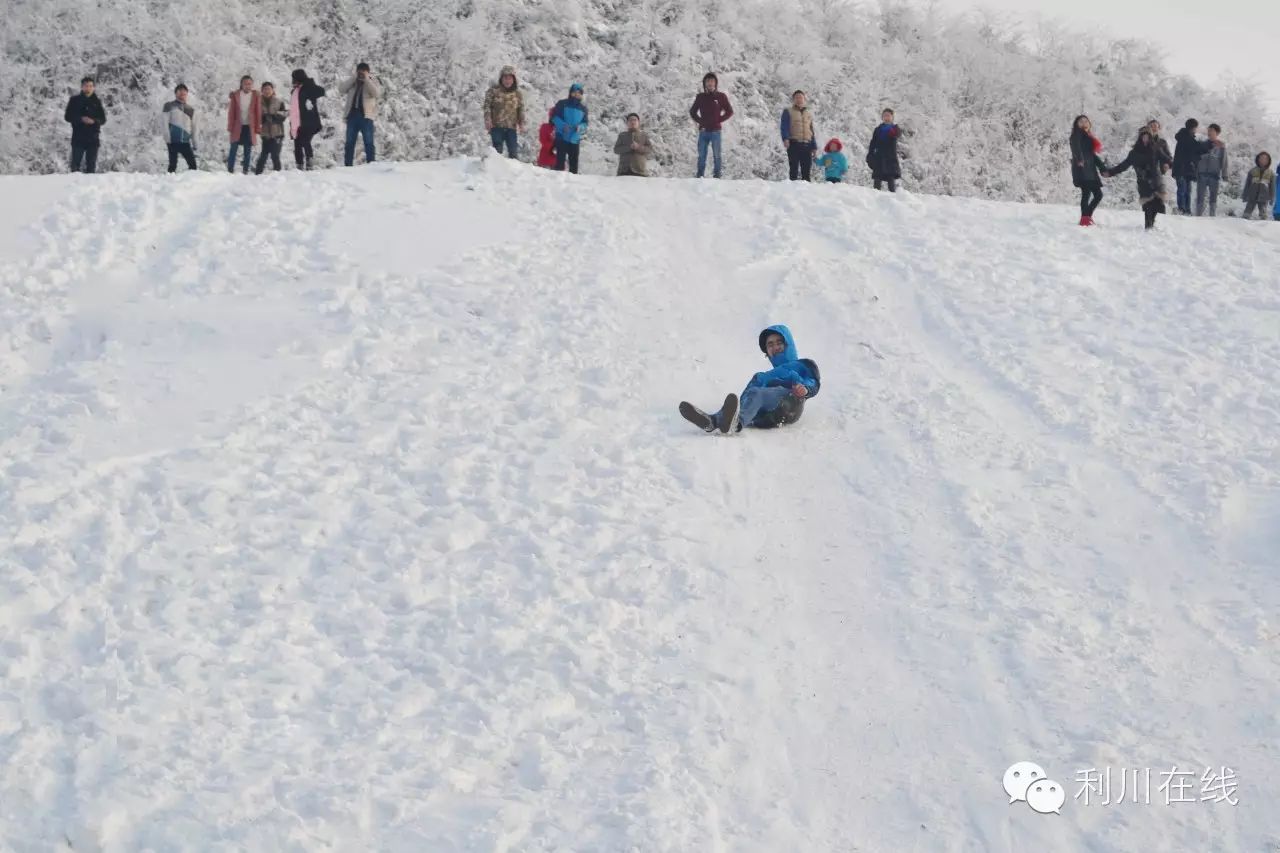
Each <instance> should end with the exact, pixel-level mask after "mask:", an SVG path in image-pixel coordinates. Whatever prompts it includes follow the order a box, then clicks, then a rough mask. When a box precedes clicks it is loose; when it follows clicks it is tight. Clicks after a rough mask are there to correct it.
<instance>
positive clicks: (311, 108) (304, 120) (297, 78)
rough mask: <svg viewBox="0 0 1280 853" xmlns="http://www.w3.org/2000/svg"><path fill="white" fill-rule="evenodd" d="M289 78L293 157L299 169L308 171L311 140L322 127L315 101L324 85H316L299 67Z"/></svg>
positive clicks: (319, 96)
mask: <svg viewBox="0 0 1280 853" xmlns="http://www.w3.org/2000/svg"><path fill="white" fill-rule="evenodd" d="M290 79H291V80H292V81H293V90H292V92H290V94H289V136H290V137H292V138H293V159H294V160H295V161H296V162H297V164H298V168H299V169H306V170H307V171H308V172H310V171H311V160H312V158H313V157H314V156H315V152H314V151H312V149H311V140H312V138H314V137H315V135H316V134H317V133H319V132H320V129H321V127H323V124H322V123H321V121H320V106H319V104H318V103H317V102H318V101H319V100H320V99H321V98H323V97H324V87H323V86H319V85H317V84H316V81H315V80H312V79H311V78H310V77H308V76H307V72H306V71H303V70H302V69H301V68H295V69H294V71H293V74H291V75H290ZM304 163H305V165H304Z"/></svg>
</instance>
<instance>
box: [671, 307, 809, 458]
mask: <svg viewBox="0 0 1280 853" xmlns="http://www.w3.org/2000/svg"><path fill="white" fill-rule="evenodd" d="M760 350H761V351H762V352H763V353H764V354H765V355H766V356H768V357H769V363H770V364H772V365H773V369H772V370H767V371H765V372H763V373H757V374H756V375H755V376H753V377H751V381H750V382H748V383H747V387H746V388H745V389H744V390H743V392H742V399H741V401H739V399H738V395H737V394H730V395H729V396H727V397H725V398H724V405H723V406H721V408H720V411H718V412H716V413H715V414H714V415H709V414H707V413H706V412H704V411H702V410H701V409H699V408H698V407H696V406H694V405H692V404H690V403H681V404H680V414H681V415H683V416H684V419H685V420H687V421H689V422H690V423H691V424H693V425H695V426H697V427H699V428H700V429H702V431H703V432H716V431H717V430H718V431H719V432H721V433H724V434H728V433H731V432H732V433H738V432H741V431H742V428H743V427H744V426H746V427H755V428H756V429H771V428H773V427H778V426H782V425H784V424H793V423H795V422H796V421H798V420H800V415H801V414H803V413H804V402H805V400H806V399H808V398H810V397H813V396H814V395H816V394H817V393H818V389H819V388H821V387H822V379H821V376H820V375H819V373H818V365H817V364H815V363H814V362H813V360H812V359H808V358H800V356H799V354H798V353H797V352H796V344H795V339H794V338H792V337H791V330H790V329H788V328H787V327H786V326H782V325H777V326H770V327H769V328H767V329H765V330H764V331H762V332H761V333H760Z"/></svg>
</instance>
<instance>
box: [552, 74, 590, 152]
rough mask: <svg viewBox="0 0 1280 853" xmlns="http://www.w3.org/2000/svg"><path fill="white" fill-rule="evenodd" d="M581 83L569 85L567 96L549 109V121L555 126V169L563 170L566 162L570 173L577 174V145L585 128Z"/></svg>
mask: <svg viewBox="0 0 1280 853" xmlns="http://www.w3.org/2000/svg"><path fill="white" fill-rule="evenodd" d="M584 94H585V93H584V92H583V90H582V84H581V83H574V84H573V85H572V86H570V87H569V97H567V98H565V99H564V100H562V101H560V103H558V104H556V105H555V108H554V109H552V110H551V123H552V124H554V125H555V127H556V171H557V172H563V171H564V169H565V165H566V164H568V166H569V171H570V172H571V173H572V174H575V175H576V174H578V146H579V144H580V143H581V142H582V134H583V133H585V132H586V129H587V105H586V104H584V103H583V102H582V98H583V95H584Z"/></svg>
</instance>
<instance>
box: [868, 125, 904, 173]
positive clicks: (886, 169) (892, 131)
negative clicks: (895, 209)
mask: <svg viewBox="0 0 1280 853" xmlns="http://www.w3.org/2000/svg"><path fill="white" fill-rule="evenodd" d="M899 135H900V130H899V128H898V126H897V125H896V124H894V122H893V110H890V109H886V110H885V111H884V112H882V113H880V124H878V125H877V126H876V129H875V130H873V131H872V132H871V144H870V145H868V146H867V166H868V167H870V169H871V181H872V185H873V186H874V187H875V188H876V189H880V186H881V184H888V186H889V192H891V193H893V192H897V191H898V179H899V178H901V177H902V167H901V166H900V165H899V164H898V136H899Z"/></svg>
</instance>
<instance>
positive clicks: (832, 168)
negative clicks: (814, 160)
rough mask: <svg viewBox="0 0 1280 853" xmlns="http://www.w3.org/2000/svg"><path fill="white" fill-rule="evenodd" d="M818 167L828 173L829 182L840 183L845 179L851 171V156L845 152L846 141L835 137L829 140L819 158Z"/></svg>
mask: <svg viewBox="0 0 1280 853" xmlns="http://www.w3.org/2000/svg"><path fill="white" fill-rule="evenodd" d="M818 168H819V169H822V171H823V174H825V175H826V178H827V183H829V184H838V183H840V182H841V181H843V180H844V176H845V173H846V172H848V171H849V158H848V157H846V156H845V154H844V143H842V142H841V141H840V140H839V139H835V138H832V139H830V140H828V141H827V144H826V147H825V148H823V149H822V156H821V157H819V158H818Z"/></svg>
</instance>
